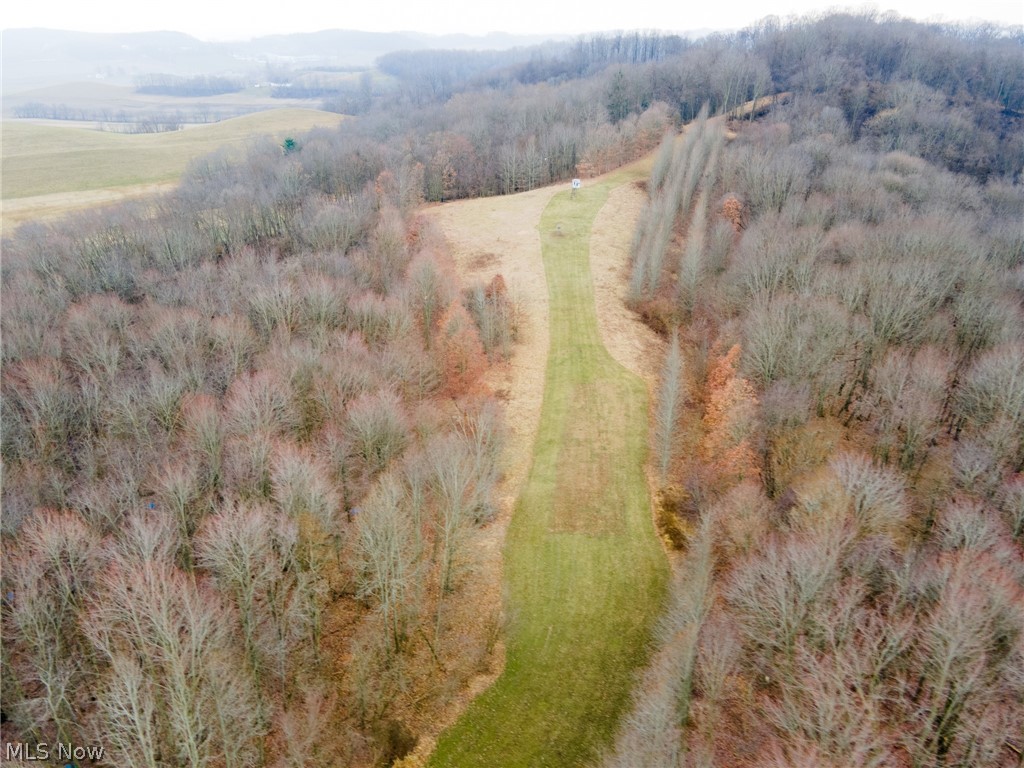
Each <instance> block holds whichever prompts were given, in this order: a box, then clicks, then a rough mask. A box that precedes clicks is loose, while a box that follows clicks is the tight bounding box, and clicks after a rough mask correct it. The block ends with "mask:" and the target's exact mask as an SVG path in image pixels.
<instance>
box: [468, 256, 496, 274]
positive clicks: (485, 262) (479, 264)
mask: <svg viewBox="0 0 1024 768" xmlns="http://www.w3.org/2000/svg"><path fill="white" fill-rule="evenodd" d="M500 263H501V257H500V256H499V255H498V254H496V253H478V254H477V255H476V256H474V257H472V258H471V259H469V260H468V261H467V262H466V268H467V269H470V270H472V271H473V272H483V271H484V270H486V269H487V268H488V267H493V266H495V265H497V264H500Z"/></svg>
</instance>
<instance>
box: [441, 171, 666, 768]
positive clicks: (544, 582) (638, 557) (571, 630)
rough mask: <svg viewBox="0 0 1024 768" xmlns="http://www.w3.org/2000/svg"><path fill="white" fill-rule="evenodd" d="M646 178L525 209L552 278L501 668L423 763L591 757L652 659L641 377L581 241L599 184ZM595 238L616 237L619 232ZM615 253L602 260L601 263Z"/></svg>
mask: <svg viewBox="0 0 1024 768" xmlns="http://www.w3.org/2000/svg"><path fill="white" fill-rule="evenodd" d="M640 177H642V172H641V171H640V170H638V169H637V168H636V167H630V168H627V169H623V170H620V171H618V172H616V173H613V174H610V175H608V176H605V177H602V178H600V179H596V180H592V181H590V182H588V183H587V184H586V185H585V186H584V188H583V189H582V190H580V191H579V192H578V193H577V194H576V195H575V196H572V195H570V193H569V192H568V191H565V192H559V193H558V194H554V195H553V196H552V195H551V192H550V190H548V191H546V194H547V196H548V197H549V198H550V199H549V200H548V201H547V203H546V205H545V206H544V207H543V210H542V212H540V214H539V221H538V220H537V218H534V219H533V221H537V222H538V223H537V229H536V230H534V232H533V237H537V234H536V233H537V232H538V231H539V241H540V243H539V244H540V252H541V254H542V257H543V267H544V274H545V279H546V286H547V297H546V298H547V301H546V306H545V307H543V309H544V310H545V312H544V314H546V315H547V321H548V322H547V326H548V327H547V331H548V332H547V333H546V334H544V333H539V334H537V336H539V337H541V338H542V339H543V341H546V342H547V344H546V345H543V346H546V347H547V360H546V368H545V369H544V375H543V403H542V405H541V408H540V419H539V422H538V423H537V427H536V437H535V439H534V441H533V445H532V452H531V453H530V454H529V459H530V463H529V471H528V473H527V474H526V477H525V482H524V483H522V485H521V489H520V490H519V494H518V500H517V502H516V504H515V509H514V513H513V515H512V517H511V520H510V521H509V523H508V530H507V534H506V537H505V546H504V552H503V555H504V563H503V566H504V576H505V584H506V589H507V603H506V609H507V611H508V613H509V629H508V635H507V646H506V662H505V669H504V671H503V672H502V674H501V676H500V677H499V678H498V679H497V681H496V682H495V683H494V684H493V685H492V686H491V687H490V688H489V689H488V690H487V691H485V692H484V693H482V694H481V695H480V696H479V697H477V698H476V699H475V700H474V701H473V702H472V703H471V704H470V706H469V708H468V709H467V711H466V712H465V714H464V715H463V716H462V717H461V718H460V719H459V720H458V721H457V722H456V723H455V725H454V726H452V727H451V728H450V729H449V730H448V731H446V732H445V733H444V734H442V736H441V737H440V739H439V741H438V744H437V749H436V751H435V752H434V754H433V757H432V760H431V765H434V766H445V767H446V768H447V767H448V766H502V767H508V768H513V767H515V766H523V767H524V768H525V767H526V766H530V767H531V768H534V767H537V766H552V768H569V767H570V766H578V765H584V764H587V763H588V762H592V761H593V760H594V759H595V758H596V757H597V756H598V754H599V751H600V749H601V748H602V747H604V746H607V745H608V744H609V743H610V741H611V739H612V737H613V735H614V732H615V730H616V727H617V724H618V722H619V719H620V717H621V716H622V714H623V712H624V711H625V707H626V705H627V703H628V699H629V694H630V690H631V687H632V683H633V679H634V673H635V670H636V669H637V667H638V666H640V665H641V664H643V663H644V661H645V660H646V658H647V651H648V640H649V635H650V630H651V626H652V623H653V621H654V619H655V617H656V616H657V614H658V612H659V610H660V608H661V605H662V600H663V597H664V593H665V583H666V579H667V574H668V566H667V561H666V558H665V555H664V552H663V551H662V549H661V546H660V544H659V542H658V539H657V536H656V534H655V531H654V526H653V523H652V520H651V512H650V506H649V495H648V489H647V483H646V479H645V476H644V462H645V458H646V452H647V423H648V405H647V403H648V393H647V385H646V384H645V382H644V380H643V379H642V378H640V376H638V375H637V374H636V373H633V372H631V371H630V370H627V369H626V368H625V367H623V365H621V364H620V363H619V362H618V361H617V360H616V359H615V358H613V357H612V355H611V354H610V353H609V352H608V349H606V347H605V344H604V343H603V342H602V332H604V335H605V336H606V337H608V336H609V334H611V335H612V336H621V335H622V334H621V333H616V330H615V327H616V323H619V324H620V325H621V323H623V322H626V321H624V320H622V319H621V318H620V319H619V320H615V319H614V318H612V319H611V320H610V321H609V319H608V318H609V315H608V313H607V312H603V313H602V315H603V317H602V320H603V322H602V323H601V325H600V329H599V323H598V318H597V311H596V308H595V280H594V277H593V275H592V273H591V254H590V248H591V236H592V233H596V232H598V230H599V228H598V227H596V226H595V218H596V217H597V216H598V213H599V212H602V211H603V212H604V215H607V216H614V215H615V214H616V209H614V207H613V209H612V210H606V205H605V204H606V203H607V202H608V200H609V196H610V195H612V194H615V195H616V196H617V197H616V199H617V200H621V199H625V197H626V195H625V193H623V192H622V191H621V189H620V188H622V187H623V186H624V185H630V184H631V183H632V182H633V181H635V180H636V179H637V178H640ZM616 190H619V191H618V192H616ZM539 202H543V200H540V199H538V200H537V201H535V204H536V203H539ZM481 205H482V204H481ZM492 205H496V204H494V203H492ZM539 207H540V206H539V205H537V208H539ZM627 218H628V217H627ZM442 225H443V224H442ZM601 237H603V238H604V239H601ZM601 237H599V238H597V239H598V240H600V244H601V247H602V248H610V249H612V250H615V248H616V245H615V244H616V243H619V245H618V248H620V249H621V247H622V243H624V242H628V239H623V238H622V237H621V236H607V234H605V235H602V236H601ZM456 247H457V248H458V244H457V245H456ZM605 256H606V257H607V254H605ZM622 257H624V253H622V252H621V250H620V258H622ZM610 263H611V262H610V261H607V258H606V260H605V261H603V262H602V264H603V267H602V268H603V270H604V271H607V270H608V269H611V268H612V267H610V266H609V264H610ZM620 263H621V261H620ZM510 266H511V265H510ZM506 277H509V275H506ZM509 282H510V284H511V285H512V286H513V287H514V286H515V281H514V279H510V280H509ZM606 283H608V278H607V275H600V276H599V280H598V281H597V284H598V286H599V287H598V290H601V291H604V292H605V293H607V290H606V289H603V288H601V287H600V286H602V285H604V284H606ZM539 303H541V302H538V304H539ZM609 322H611V323H612V326H611V330H609ZM619 330H620V331H621V330H622V328H620V329H619ZM628 333H635V329H633V330H629V329H627V335H628ZM531 335H532V334H531ZM537 336H535V337H534V338H535V339H536V338H537ZM544 337H546V338H544ZM637 343H640V342H637ZM635 346H636V345H635V344H626V345H625V346H624V347H623V349H625V350H626V352H622V350H619V353H620V354H619V357H623V356H625V357H626V358H629V357H630V353H629V350H630V348H635ZM634 352H635V349H634ZM634 357H635V355H634ZM627 362H629V360H628V359H627ZM512 376H513V380H514V377H515V374H512ZM511 402H512V404H513V406H514V405H515V403H516V397H515V395H514V394H513V396H512V398H511ZM513 410H514V408H513ZM531 426H532V425H531ZM513 429H515V424H513ZM529 431H532V430H529Z"/></svg>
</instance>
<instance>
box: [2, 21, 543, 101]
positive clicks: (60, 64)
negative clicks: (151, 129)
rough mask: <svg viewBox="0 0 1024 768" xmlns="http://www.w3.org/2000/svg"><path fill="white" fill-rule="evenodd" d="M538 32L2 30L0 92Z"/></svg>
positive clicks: (484, 41)
mask: <svg viewBox="0 0 1024 768" xmlns="http://www.w3.org/2000/svg"><path fill="white" fill-rule="evenodd" d="M549 39H551V38H550V37H541V36H537V35H532V36H528V35H510V34H503V33H492V34H489V35H484V36H478V37H474V36H470V35H441V36H438V35H423V34H419V33H414V32H389V33H377V32H358V31H354V30H341V29H335V30H324V31H321V32H313V33H307V34H292V35H269V36H266V37H258V38H254V39H252V40H248V41H238V42H227V43H208V42H204V41H202V40H198V39H196V38H194V37H190V36H189V35H186V34H182V33H180V32H140V33H130V34H99V33H88V32H67V31H61V30H53V29H7V30H4V31H3V89H4V93H5V94H11V93H16V92H18V91H23V90H28V89H33V88H41V87H45V86H48V85H55V84H60V83H65V82H73V81H80V80H103V81H105V82H110V83H114V84H118V85H129V84H132V83H133V82H134V81H135V78H137V77H139V76H141V75H145V74H149V73H154V72H160V73H168V74H173V75H182V76H187V75H198V74H204V75H221V74H223V75H244V74H250V73H255V72H262V71H265V66H266V65H267V64H279V63H294V64H304V65H317V66H355V67H365V66H370V65H371V64H373V62H374V61H375V60H376V59H377V57H378V56H382V55H384V54H385V53H389V52H392V51H398V50H423V49H429V48H445V49H452V48H454V49H461V50H466V49H478V50H498V49H504V48H513V47H516V46H528V45H536V44H538V43H541V42H544V41H546V40H549Z"/></svg>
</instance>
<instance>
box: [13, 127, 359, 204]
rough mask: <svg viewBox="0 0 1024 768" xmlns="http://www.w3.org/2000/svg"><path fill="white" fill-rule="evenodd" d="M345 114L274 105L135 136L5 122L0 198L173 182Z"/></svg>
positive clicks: (118, 188)
mask: <svg viewBox="0 0 1024 768" xmlns="http://www.w3.org/2000/svg"><path fill="white" fill-rule="evenodd" d="M344 119H345V118H344V116H342V115H338V114H335V113H332V112H322V111H319V110H313V109H273V110H266V111H263V112H257V113H254V114H251V115H245V116H244V117H237V118H233V119H230V120H224V121H222V122H219V123H211V124H210V125H204V126H200V127H196V128H190V129H189V130H183V131H174V132H170V133H153V134H139V135H126V134H119V133H105V132H102V131H94V130H88V129H85V128H78V127H75V128H70V127H69V128H63V127H52V126H48V125H35V124H31V123H27V122H21V121H5V122H4V123H3V125H2V159H3V179H2V197H3V200H4V202H5V208H6V207H7V205H6V204H7V203H8V202H9V201H12V200H23V199H24V198H33V197H38V196H44V195H64V196H67V195H68V194H69V193H78V192H91V191H95V190H123V189H125V188H129V187H135V186H137V185H150V184H160V183H166V182H173V181H176V180H177V179H178V178H179V177H180V176H181V174H182V172H183V171H184V170H185V168H186V167H187V166H188V163H189V162H190V161H191V160H193V159H194V158H196V157H200V156H202V155H205V154H207V153H209V152H213V151H214V150H216V149H218V148H220V147H225V146H227V147H244V146H245V145H246V144H247V143H249V142H252V141H254V140H256V139H257V137H259V136H262V135H265V134H269V135H271V136H273V137H274V138H275V140H280V139H283V138H284V137H285V136H287V135H290V134H301V133H303V132H305V131H308V130H310V129H312V128H314V127H316V126H336V125H338V123H340V122H341V121H342V120H344ZM6 218H7V214H6V212H5V219H6Z"/></svg>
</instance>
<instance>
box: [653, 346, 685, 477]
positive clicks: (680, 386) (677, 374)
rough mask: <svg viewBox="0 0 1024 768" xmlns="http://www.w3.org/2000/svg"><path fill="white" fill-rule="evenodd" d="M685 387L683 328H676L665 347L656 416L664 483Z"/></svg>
mask: <svg viewBox="0 0 1024 768" xmlns="http://www.w3.org/2000/svg"><path fill="white" fill-rule="evenodd" d="M685 386H686V385H685V382H684V381H683V356H682V352H681V350H680V349H679V331H678V329H675V330H673V331H672V337H671V338H670V339H669V342H668V347H667V349H666V350H665V362H664V364H663V365H662V369H661V386H660V388H659V392H658V405H657V411H656V412H655V417H654V419H655V433H654V435H655V436H654V439H655V442H656V444H657V446H658V448H657V450H658V469H659V471H660V473H661V482H662V483H664V482H665V479H666V478H667V477H668V468H669V466H671V464H672V459H673V454H674V448H675V444H676V422H677V421H678V419H679V414H680V411H681V410H682V408H683V406H684V405H685V402H686V392H685Z"/></svg>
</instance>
